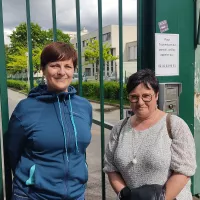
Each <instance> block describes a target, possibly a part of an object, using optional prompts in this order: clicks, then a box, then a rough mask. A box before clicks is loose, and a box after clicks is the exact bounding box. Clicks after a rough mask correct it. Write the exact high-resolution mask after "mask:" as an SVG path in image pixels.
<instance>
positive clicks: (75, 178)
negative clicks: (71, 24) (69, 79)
mask: <svg viewBox="0 0 200 200" xmlns="http://www.w3.org/2000/svg"><path fill="white" fill-rule="evenodd" d="M75 93H76V90H75V89H74V88H73V87H72V86H69V88H68V92H63V93H60V94H55V93H51V92H48V91H47V87H46V86H45V85H40V86H38V87H37V88H34V89H33V90H32V91H31V92H30V93H29V95H28V98H26V99H24V100H22V101H21V102H19V104H18V105H17V106H16V108H15V110H14V112H13V114H12V116H11V119H10V122H9V128H8V152H9V160H10V164H11V167H12V170H13V173H14V180H13V182H14V183H13V184H14V185H17V186H18V187H19V188H20V189H21V190H22V191H23V192H24V193H25V194H26V195H27V196H29V198H30V199H34V200H35V199H40V200H61V199H63V200H68V199H77V198H78V197H80V196H81V195H82V194H83V193H84V191H85V184H86V182H87V180H88V169H87V164H86V162H85V152H86V148H87V146H88V145H89V143H90V141H91V132H90V129H91V124H92V107H91V104H90V103H89V102H88V101H87V100H86V99H84V98H82V97H79V96H77V95H76V94H75Z"/></svg>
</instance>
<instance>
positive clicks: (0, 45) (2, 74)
mask: <svg viewBox="0 0 200 200" xmlns="http://www.w3.org/2000/svg"><path fill="white" fill-rule="evenodd" d="M51 3H52V19H53V20H52V21H53V41H56V40H57V23H56V0H52V2H51ZM118 5H119V6H118V8H119V48H120V52H119V63H120V65H119V66H120V68H119V71H120V76H119V77H120V119H122V118H123V50H122V49H123V48H122V47H123V39H122V37H123V28H122V26H123V23H122V0H119V1H118ZM30 9H31V8H30V0H26V20H27V42H28V62H29V75H28V76H29V78H28V80H29V86H30V89H31V88H33V62H32V39H31V16H30ZM76 25H77V40H78V41H77V43H78V46H77V47H78V55H79V56H78V70H79V95H80V96H82V59H81V52H82V51H81V19H80V2H79V0H76ZM3 30H4V26H3V10H2V0H0V57H1V59H0V95H1V96H0V100H1V117H2V127H3V130H2V132H3V134H5V133H6V131H7V125H8V95H7V85H6V77H7V76H6V60H5V49H4V32H3ZM98 31H99V38H98V40H99V57H100V63H99V66H100V88H101V89H100V111H101V117H100V121H97V120H93V123H96V124H98V125H100V126H101V168H103V155H104V149H105V145H104V140H105V139H104V128H108V129H111V128H112V126H111V125H109V124H106V123H104V86H103V84H104V80H103V63H104V62H103V40H102V35H103V33H102V1H101V0H98ZM0 170H1V171H0V181H1V182H0V198H1V199H3V197H4V196H5V194H4V193H5V192H3V181H2V174H3V173H2V169H1V168H0ZM9 177H10V176H9ZM101 177H102V199H106V192H105V191H106V190H105V187H106V186H105V174H104V173H103V171H102V172H101ZM6 182H7V183H10V180H6ZM6 190H7V191H8V194H7V199H9V197H10V194H9V193H10V192H11V188H9V186H8V188H7V189H6Z"/></svg>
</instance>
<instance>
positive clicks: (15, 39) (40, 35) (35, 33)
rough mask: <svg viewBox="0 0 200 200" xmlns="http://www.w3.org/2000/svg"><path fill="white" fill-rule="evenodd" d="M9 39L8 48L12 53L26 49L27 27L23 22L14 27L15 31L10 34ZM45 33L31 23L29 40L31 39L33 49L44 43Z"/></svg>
mask: <svg viewBox="0 0 200 200" xmlns="http://www.w3.org/2000/svg"><path fill="white" fill-rule="evenodd" d="M9 37H10V42H11V45H10V48H11V51H12V53H16V51H17V50H18V48H19V47H20V48H23V47H24V48H26V47H27V26H26V23H25V22H23V23H21V24H19V26H17V27H16V29H15V30H14V31H13V32H12V34H11V35H10V36H9ZM45 37H46V34H45V31H43V30H42V29H41V27H40V26H39V25H38V24H34V23H31V39H32V47H33V48H35V47H37V46H41V45H43V44H44V43H45V40H46V39H45Z"/></svg>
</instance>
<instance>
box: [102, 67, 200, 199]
mask: <svg viewBox="0 0 200 200" xmlns="http://www.w3.org/2000/svg"><path fill="white" fill-rule="evenodd" d="M127 92H128V99H129V101H130V106H131V109H132V110H133V112H134V115H133V116H132V117H130V118H129V119H128V121H127V123H126V124H125V125H124V126H123V128H122V130H121V133H120V134H119V131H120V127H121V125H122V122H123V120H121V121H119V123H118V124H117V125H115V126H114V127H113V129H112V131H111V134H110V140H109V143H108V145H107V148H106V153H105V167H104V172H106V173H107V174H108V178H109V181H110V184H111V186H112V187H113V189H114V191H115V192H116V193H117V194H118V197H119V198H120V199H131V189H133V188H136V187H140V186H143V185H146V184H148V185H151V184H159V185H165V188H166V190H165V200H173V199H175V198H176V199H177V200H192V194H191V192H190V186H191V181H190V177H191V176H193V175H194V173H195V169H196V153H195V144H194V139H193V136H192V134H191V131H190V129H189V127H188V126H187V124H186V123H185V122H184V121H183V120H182V119H181V118H180V117H178V116H175V115H172V116H171V117H170V124H171V134H172V139H171V138H170V137H169V134H168V131H167V126H166V116H167V114H166V113H165V112H163V111H161V110H159V109H158V108H157V100H158V92H159V85H158V80H157V79H156V77H155V75H154V73H153V72H152V71H151V70H149V69H144V70H140V71H138V72H137V73H135V74H133V75H131V76H130V78H129V80H128V83H127ZM136 200H137V199H136Z"/></svg>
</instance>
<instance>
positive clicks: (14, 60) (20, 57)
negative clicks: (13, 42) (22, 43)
mask: <svg viewBox="0 0 200 200" xmlns="http://www.w3.org/2000/svg"><path fill="white" fill-rule="evenodd" d="M41 51H42V49H41V48H40V47H36V48H34V49H33V50H32V61H33V66H34V67H33V71H34V72H37V71H39V70H40V54H41ZM27 53H28V49H27V48H26V47H17V51H16V53H15V54H7V57H8V62H7V70H8V71H9V72H10V73H12V74H15V73H16V72H22V71H27V62H28V57H27Z"/></svg>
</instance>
